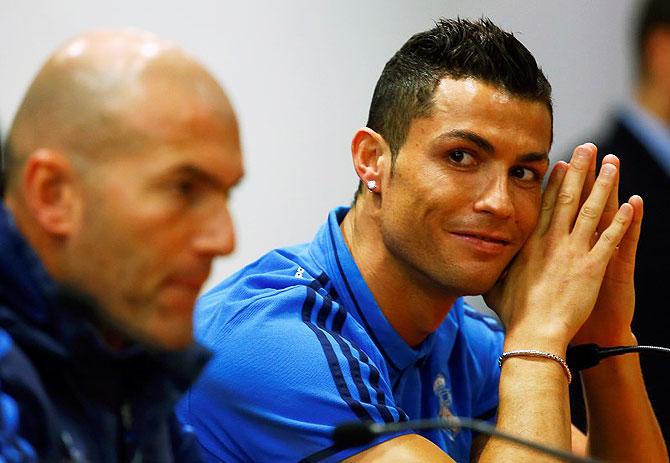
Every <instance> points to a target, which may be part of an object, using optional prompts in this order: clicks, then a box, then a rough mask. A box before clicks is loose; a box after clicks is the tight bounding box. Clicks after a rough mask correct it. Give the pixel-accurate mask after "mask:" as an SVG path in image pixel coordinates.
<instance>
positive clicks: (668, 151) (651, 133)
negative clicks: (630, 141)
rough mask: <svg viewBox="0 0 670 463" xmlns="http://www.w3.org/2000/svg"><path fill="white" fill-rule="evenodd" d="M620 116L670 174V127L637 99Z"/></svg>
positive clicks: (669, 174)
mask: <svg viewBox="0 0 670 463" xmlns="http://www.w3.org/2000/svg"><path fill="white" fill-rule="evenodd" d="M620 118H621V121H622V122H623V124H624V125H625V126H626V127H627V128H628V129H629V130H630V131H631V132H632V133H633V134H634V135H635V136H636V137H637V138H638V139H639V140H640V142H642V144H643V145H644V146H645V147H646V148H647V149H648V150H649V153H650V154H651V155H652V157H653V158H654V159H655V160H656V162H657V163H658V164H659V165H660V166H661V167H662V168H663V170H664V171H665V172H666V174H667V175H668V176H670V129H668V127H667V126H666V125H665V124H664V123H663V122H662V121H661V120H659V119H658V118H656V117H655V116H653V115H652V114H650V113H649V112H648V111H647V110H645V109H644V108H643V107H642V106H640V105H639V104H638V103H637V102H636V101H630V102H629V103H628V104H627V105H626V106H625V107H624V108H623V109H622V110H621V111H620Z"/></svg>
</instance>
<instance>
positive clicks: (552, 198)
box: [487, 144, 641, 355]
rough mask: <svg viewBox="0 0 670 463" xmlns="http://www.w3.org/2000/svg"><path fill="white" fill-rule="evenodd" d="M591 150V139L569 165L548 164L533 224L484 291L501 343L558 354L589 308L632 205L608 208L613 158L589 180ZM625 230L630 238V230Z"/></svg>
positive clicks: (631, 213)
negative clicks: (503, 333)
mask: <svg viewBox="0 0 670 463" xmlns="http://www.w3.org/2000/svg"><path fill="white" fill-rule="evenodd" d="M595 155H596V148H595V146H594V145H592V144H585V145H581V146H579V147H577V149H575V152H574V154H573V157H572V159H571V161H570V164H569V165H568V164H566V163H563V162H559V163H558V164H557V165H556V166H555V167H554V169H553V171H552V174H551V176H550V178H549V183H548V185H547V188H546V190H545V192H544V196H543V201H542V210H541V211H540V216H539V220H538V224H537V227H536V229H535V231H534V232H533V234H532V235H531V236H530V238H529V239H528V241H527V242H526V244H525V245H524V247H523V248H522V249H521V251H520V252H519V254H518V255H517V257H516V258H515V260H514V262H513V263H512V265H511V266H510V268H509V271H508V273H507V275H506V276H505V278H504V279H503V280H502V281H500V282H499V284H498V285H497V287H496V288H494V290H493V291H492V293H491V295H490V296H493V298H492V299H493V301H494V302H493V307H494V308H495V310H496V312H497V313H498V315H499V316H500V318H501V320H502V322H503V323H504V325H505V327H506V328H507V343H506V345H508V344H509V345H512V344H513V345H516V346H517V348H534V349H541V350H548V351H550V352H553V353H556V354H559V355H563V354H564V350H565V348H566V347H567V343H568V342H569V341H570V340H571V339H572V338H573V337H574V336H575V334H576V333H577V331H578V330H579V329H580V327H581V326H582V325H583V324H584V322H585V321H586V320H587V319H588V318H589V315H590V314H591V311H592V309H593V306H594V304H595V302H596V298H597V295H598V292H599V289H600V286H601V283H602V281H603V277H604V275H605V271H606V269H607V265H608V263H609V262H610V260H611V259H612V256H613V255H614V253H615V252H616V249H617V246H618V245H619V243H620V241H621V240H622V238H623V237H624V236H625V235H626V231H627V229H628V228H629V225H630V224H631V222H632V221H633V216H634V215H635V212H636V207H635V206H633V205H631V204H629V203H625V204H623V205H622V206H621V207H619V208H616V207H615V209H614V212H611V211H610V210H609V209H608V208H611V206H612V201H611V200H609V199H608V198H610V197H611V196H612V195H614V196H616V194H617V193H616V185H617V162H616V161H614V159H616V158H615V157H613V156H612V158H614V159H611V160H610V161H609V162H607V163H605V164H604V165H603V167H602V169H601V171H600V174H599V175H598V178H597V179H596V180H595V182H591V181H589V171H591V170H592V166H593V165H594V160H595ZM591 183H592V185H591ZM589 188H590V191H588V190H589ZM585 189H586V190H587V191H585ZM582 194H584V195H585V196H586V199H585V201H584V202H583V204H581V203H582V201H581V200H580V198H582ZM635 202H636V201H634V203H635ZM580 206H581V207H580ZM640 206H641V205H640ZM638 209H641V207H639V208H638ZM597 231H599V233H598V234H597V235H596V232H597ZM594 236H596V238H595V239H594ZM626 236H627V237H628V239H629V241H631V242H632V241H634V243H636V242H637V238H636V237H635V236H634V233H633V234H631V235H626ZM634 243H633V245H634ZM627 249H628V248H627ZM622 257H624V256H623V255H622ZM624 258H625V259H626V260H627V259H628V255H626V256H625V257H624ZM487 301H491V297H487ZM510 343H511V344H510Z"/></svg>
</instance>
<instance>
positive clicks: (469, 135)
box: [437, 129, 495, 153]
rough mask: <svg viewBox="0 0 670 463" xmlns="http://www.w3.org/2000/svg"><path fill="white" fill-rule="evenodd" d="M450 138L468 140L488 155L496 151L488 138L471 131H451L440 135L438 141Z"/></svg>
mask: <svg viewBox="0 0 670 463" xmlns="http://www.w3.org/2000/svg"><path fill="white" fill-rule="evenodd" d="M449 138H460V139H461V140H467V141H469V142H472V143H474V144H475V145H477V146H478V147H480V148H481V149H483V150H484V151H486V152H487V153H493V152H494V151H495V150H494V149H493V145H492V144H491V143H490V142H489V141H488V140H487V139H486V138H484V137H482V136H480V135H477V134H476V133H475V132H472V131H471V130H459V129H454V130H450V131H448V132H445V133H442V134H440V136H439V137H437V140H442V139H449Z"/></svg>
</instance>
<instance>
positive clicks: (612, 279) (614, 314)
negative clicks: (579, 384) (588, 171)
mask: <svg viewBox="0 0 670 463" xmlns="http://www.w3.org/2000/svg"><path fill="white" fill-rule="evenodd" d="M606 163H610V164H613V165H614V166H616V167H617V168H618V167H619V160H618V159H617V158H616V156H612V155H607V156H605V157H604V158H603V164H606ZM594 177H595V176H593V175H591V176H590V179H587V186H590V185H592V184H593V181H594ZM589 182H590V185H589ZM617 185H618V174H617ZM617 190H618V188H614V189H613V190H612V192H611V193H610V196H609V198H608V200H607V204H606V206H605V209H604V211H603V215H602V219H601V221H600V224H599V225H598V228H597V234H596V237H597V236H598V235H600V234H601V233H603V231H604V230H605V227H606V226H607V224H609V223H611V222H612V220H613V218H614V216H615V214H616V211H617V210H618V207H619V201H618V195H617ZM628 203H629V204H630V205H631V206H632V207H633V209H634V214H633V222H632V223H631V225H630V227H629V228H628V230H627V231H626V234H625V235H624V237H623V239H622V240H621V243H620V244H619V246H618V248H617V249H616V250H615V251H614V255H613V256H612V259H611V260H610V262H609V264H608V266H607V270H606V271H605V277H604V279H603V283H602V286H601V288H600V293H599V294H598V299H597V301H596V304H595V307H594V309H593V312H592V313H591V315H590V316H589V318H588V319H587V320H586V322H585V323H584V325H583V326H582V327H581V329H580V330H579V331H578V332H577V335H576V336H575V338H574V340H573V342H574V343H575V344H584V343H595V344H598V345H600V346H614V345H622V344H630V343H631V342H632V341H631V339H634V338H633V337H632V333H631V331H630V325H631V322H632V320H633V311H634V308H635V288H634V281H633V277H634V270H635V252H636V250H637V243H638V241H639V238H640V228H641V224H642V213H643V207H642V198H640V197H639V196H632V197H631V198H630V199H629V200H628Z"/></svg>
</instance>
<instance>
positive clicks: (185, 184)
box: [174, 180, 196, 197]
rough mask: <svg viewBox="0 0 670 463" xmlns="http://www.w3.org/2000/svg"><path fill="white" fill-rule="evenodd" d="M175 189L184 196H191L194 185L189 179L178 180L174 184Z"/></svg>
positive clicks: (193, 191)
mask: <svg viewBox="0 0 670 463" xmlns="http://www.w3.org/2000/svg"><path fill="white" fill-rule="evenodd" d="M174 189H175V191H176V192H177V193H178V194H179V195H181V196H184V197H191V196H193V194H194V193H195V189H196V185H195V183H194V182H193V181H191V180H180V181H178V182H176V183H175V184H174Z"/></svg>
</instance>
